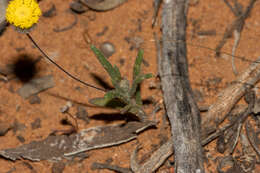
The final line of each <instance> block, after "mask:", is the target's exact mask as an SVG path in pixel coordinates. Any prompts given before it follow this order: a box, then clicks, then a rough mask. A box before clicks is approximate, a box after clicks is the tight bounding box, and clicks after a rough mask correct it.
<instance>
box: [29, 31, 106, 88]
mask: <svg viewBox="0 0 260 173" xmlns="http://www.w3.org/2000/svg"><path fill="white" fill-rule="evenodd" d="M26 35H27V36H28V38H29V39H30V40H31V41H32V43H33V44H34V46H35V47H37V48H38V49H39V51H40V52H41V53H42V54H43V55H44V57H45V58H46V59H47V60H48V61H50V62H51V63H52V64H54V65H55V66H56V67H57V68H59V69H60V70H61V71H63V72H64V73H66V74H67V75H68V76H69V77H71V78H72V79H74V80H76V81H78V82H80V83H82V84H83V85H85V86H87V87H91V88H95V89H97V90H100V91H103V92H106V90H105V89H102V88H98V87H96V86H94V85H91V84H88V83H86V82H84V81H82V80H80V79H79V78H77V77H75V76H73V75H72V74H70V73H69V72H67V71H66V70H65V69H64V68H62V67H61V66H60V65H59V64H57V63H56V62H55V61H53V60H52V59H51V58H50V57H49V56H48V55H47V54H46V53H45V52H44V51H43V50H42V49H41V48H40V47H39V46H38V44H37V43H36V42H35V41H34V40H33V38H32V37H31V35H30V34H29V33H27V34H26Z"/></svg>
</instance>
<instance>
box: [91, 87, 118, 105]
mask: <svg viewBox="0 0 260 173" xmlns="http://www.w3.org/2000/svg"><path fill="white" fill-rule="evenodd" d="M114 98H117V94H116V92H115V90H112V91H108V92H107V93H106V94H105V96H104V97H97V98H93V99H90V100H89V102H90V103H91V104H93V105H96V106H103V107H104V106H106V105H107V104H108V103H109V102H110V101H111V100H113V99H114Z"/></svg>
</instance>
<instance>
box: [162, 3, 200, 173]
mask: <svg viewBox="0 0 260 173" xmlns="http://www.w3.org/2000/svg"><path fill="white" fill-rule="evenodd" d="M187 8H188V0H165V1H164V4H163V14H162V15H163V16H162V23H163V26H162V32H163V41H162V43H163V48H162V57H161V59H160V63H159V64H160V67H159V72H160V77H161V82H162V90H163V95H164V103H165V106H166V111H167V115H168V117H169V120H170V123H171V131H172V140H173V144H174V151H175V155H174V156H175V172H176V173H195V172H196V173H197V172H199V173H203V172H204V168H203V159H202V158H203V157H202V147H201V144H200V121H199V116H200V113H199V110H198V107H197V105H196V103H195V100H194V97H193V94H192V89H191V87H190V82H189V76H188V63H187V57H186V42H185V40H186V11H187ZM173 40H177V41H173Z"/></svg>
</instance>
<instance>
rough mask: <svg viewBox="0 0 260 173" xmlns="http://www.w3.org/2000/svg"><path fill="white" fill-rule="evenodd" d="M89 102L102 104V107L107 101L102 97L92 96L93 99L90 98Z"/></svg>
mask: <svg viewBox="0 0 260 173" xmlns="http://www.w3.org/2000/svg"><path fill="white" fill-rule="evenodd" d="M89 102H90V103H91V104H93V105H96V106H102V107H105V106H106V105H107V103H108V102H107V100H106V99H105V98H104V97H97V98H93V99H90V100H89Z"/></svg>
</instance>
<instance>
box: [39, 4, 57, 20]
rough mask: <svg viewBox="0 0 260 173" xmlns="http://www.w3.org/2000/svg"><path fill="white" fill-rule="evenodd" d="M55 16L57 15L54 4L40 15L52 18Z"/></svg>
mask: <svg viewBox="0 0 260 173" xmlns="http://www.w3.org/2000/svg"><path fill="white" fill-rule="evenodd" d="M56 15H57V12H56V7H55V5H54V4H52V6H51V8H50V9H48V10H47V11H44V12H43V13H42V16H43V17H53V16H56Z"/></svg>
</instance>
